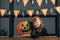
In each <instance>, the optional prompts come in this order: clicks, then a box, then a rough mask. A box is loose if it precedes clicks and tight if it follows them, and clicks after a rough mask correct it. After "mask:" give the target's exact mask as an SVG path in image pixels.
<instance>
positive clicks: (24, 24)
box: [16, 20, 31, 35]
mask: <svg viewBox="0 0 60 40" xmlns="http://www.w3.org/2000/svg"><path fill="white" fill-rule="evenodd" d="M16 29H17V33H18V35H27V34H31V24H30V22H29V21H27V20H21V21H20V22H19V23H18V24H17V27H16Z"/></svg>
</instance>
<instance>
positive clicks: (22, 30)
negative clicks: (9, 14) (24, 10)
mask: <svg viewBox="0 0 60 40" xmlns="http://www.w3.org/2000/svg"><path fill="white" fill-rule="evenodd" d="M21 31H22V32H28V31H29V30H21Z"/></svg>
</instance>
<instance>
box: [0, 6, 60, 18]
mask: <svg viewBox="0 0 60 40" xmlns="http://www.w3.org/2000/svg"><path fill="white" fill-rule="evenodd" d="M55 9H56V11H57V12H58V13H59V14H60V6H57V7H55ZM41 11H42V13H43V15H44V16H46V15H47V11H48V9H47V8H45V9H41ZM6 12H7V10H6V9H0V15H1V16H4V15H5V14H6ZM20 12H21V10H14V15H15V17H18V15H19V13H20ZM26 12H27V14H28V15H29V17H31V16H32V15H33V13H34V10H26ZM9 13H10V12H9ZM36 13H37V14H39V11H37V12H36ZM23 15H24V14H23ZM39 15H40V14H39Z"/></svg>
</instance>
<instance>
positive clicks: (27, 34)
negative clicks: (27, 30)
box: [22, 34, 31, 37]
mask: <svg viewBox="0 0 60 40" xmlns="http://www.w3.org/2000/svg"><path fill="white" fill-rule="evenodd" d="M22 36H23V37H26V36H29V37H30V36H31V35H30V34H27V35H22Z"/></svg>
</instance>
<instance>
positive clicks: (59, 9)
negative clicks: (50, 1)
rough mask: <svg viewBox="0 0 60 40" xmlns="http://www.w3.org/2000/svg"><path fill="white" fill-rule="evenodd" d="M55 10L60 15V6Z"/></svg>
mask: <svg viewBox="0 0 60 40" xmlns="http://www.w3.org/2000/svg"><path fill="white" fill-rule="evenodd" d="M55 9H56V10H57V12H58V13H59V14H60V6H58V7H55Z"/></svg>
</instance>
